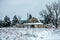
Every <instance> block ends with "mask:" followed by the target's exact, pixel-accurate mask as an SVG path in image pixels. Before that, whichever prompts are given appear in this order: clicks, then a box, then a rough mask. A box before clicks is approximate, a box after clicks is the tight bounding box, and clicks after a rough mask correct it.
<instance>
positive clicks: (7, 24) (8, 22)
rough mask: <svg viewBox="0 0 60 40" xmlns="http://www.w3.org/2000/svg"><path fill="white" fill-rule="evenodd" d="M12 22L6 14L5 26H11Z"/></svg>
mask: <svg viewBox="0 0 60 40" xmlns="http://www.w3.org/2000/svg"><path fill="white" fill-rule="evenodd" d="M10 24H11V21H10V18H9V17H7V16H5V17H4V27H9V26H10Z"/></svg>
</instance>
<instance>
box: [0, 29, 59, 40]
mask: <svg viewBox="0 0 60 40" xmlns="http://www.w3.org/2000/svg"><path fill="white" fill-rule="evenodd" d="M0 40H60V29H53V28H0Z"/></svg>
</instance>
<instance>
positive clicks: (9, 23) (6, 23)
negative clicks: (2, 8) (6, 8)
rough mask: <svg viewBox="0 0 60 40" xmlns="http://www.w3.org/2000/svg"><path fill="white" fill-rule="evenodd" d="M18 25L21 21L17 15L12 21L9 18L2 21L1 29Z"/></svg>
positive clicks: (0, 23)
mask: <svg viewBox="0 0 60 40" xmlns="http://www.w3.org/2000/svg"><path fill="white" fill-rule="evenodd" d="M17 23H19V20H18V18H17V16H16V15H15V16H14V17H13V20H12V21H11V20H10V18H9V17H8V16H5V17H4V20H0V27H10V26H13V25H16V24H17Z"/></svg>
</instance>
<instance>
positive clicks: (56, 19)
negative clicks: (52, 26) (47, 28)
mask: <svg viewBox="0 0 60 40" xmlns="http://www.w3.org/2000/svg"><path fill="white" fill-rule="evenodd" d="M57 21H58V14H57V11H56V28H57V27H58V24H57Z"/></svg>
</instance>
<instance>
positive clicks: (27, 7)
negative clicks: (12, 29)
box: [0, 0, 58, 19]
mask: <svg viewBox="0 0 60 40" xmlns="http://www.w3.org/2000/svg"><path fill="white" fill-rule="evenodd" d="M52 2H58V0H0V19H3V18H4V16H5V15H7V16H8V17H10V18H11V19H12V18H13V16H14V15H17V16H21V18H22V19H26V18H27V13H29V14H32V16H34V17H37V18H38V17H39V12H40V11H41V10H43V9H45V5H46V4H51V3H52Z"/></svg>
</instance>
